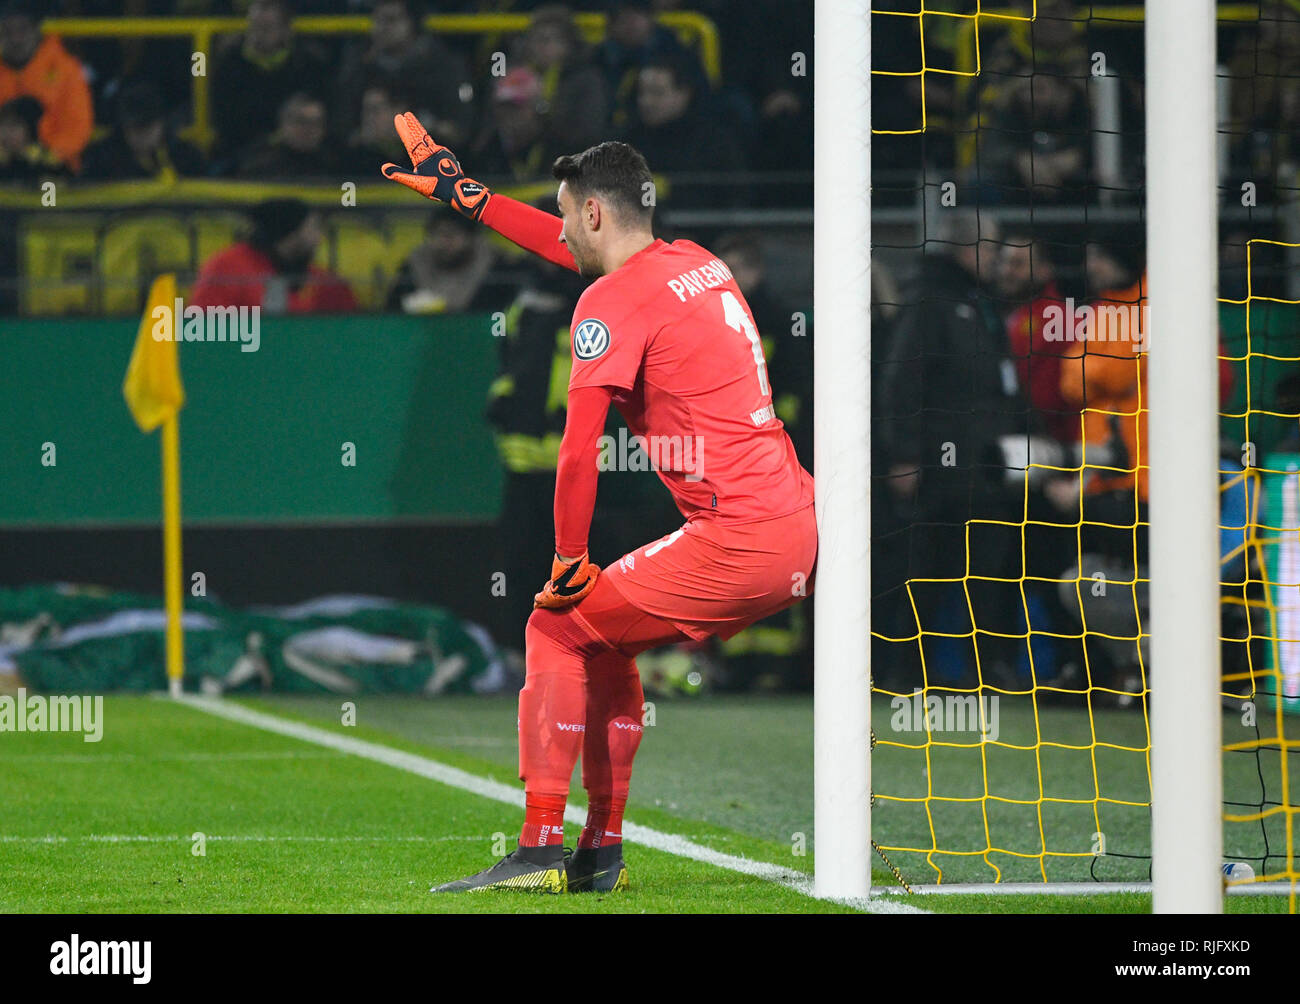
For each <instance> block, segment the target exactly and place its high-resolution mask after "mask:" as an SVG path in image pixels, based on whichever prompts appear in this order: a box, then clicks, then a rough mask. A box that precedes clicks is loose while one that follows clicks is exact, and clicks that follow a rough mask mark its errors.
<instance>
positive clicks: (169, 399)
mask: <svg viewBox="0 0 1300 1004" xmlns="http://www.w3.org/2000/svg"><path fill="white" fill-rule="evenodd" d="M175 303H176V276H174V275H171V274H168V275H160V276H158V278H157V279H155V280H154V281H153V286H152V287H151V288H150V290H149V302H148V303H146V304H145V307H144V316H143V317H141V318H140V330H139V331H138V332H136V336H135V348H134V349H133V350H132V352H131V362H130V363H129V364H128V365H127V367H126V380H125V381H124V382H123V384H122V393H123V395H124V396H125V397H126V404H127V407H128V408H130V409H131V415H132V417H133V418H134V419H135V424H136V425H138V426H140V431H141V432H152V431H153V430H154V429H156V428H158V426H160V425H162V424H163V422H165V421H167V419H168V418H169V417H171V416H173V415H175V414H176V412H178V411H179V410H180V409H181V407H182V406H183V405H184V404H185V388H184V387H182V386H181V370H180V364H179V362H178V361H177V355H176V342H175V341H173V338H174V332H175V330H176V328H175V325H174V324H173V323H172V322H171V321H166V322H164V321H162V320H159V318H158V317H156V316H155V313H156V312H157V310H158V308H163V309H164V310H166V314H164V315H162V316H163V317H165V318H169V317H170V316H171V313H172V311H173V310H174V309H175ZM164 323H165V324H166V326H165V328H161V329H160V330H165V331H166V333H167V338H166V340H165V341H158V340H156V339H155V338H154V337H153V332H154V330H155V328H157V327H159V326H160V325H162V324H164Z"/></svg>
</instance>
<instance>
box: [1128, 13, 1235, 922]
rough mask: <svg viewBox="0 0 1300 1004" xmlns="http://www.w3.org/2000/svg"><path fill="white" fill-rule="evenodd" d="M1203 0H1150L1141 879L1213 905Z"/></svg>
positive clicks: (1214, 481)
mask: <svg viewBox="0 0 1300 1004" xmlns="http://www.w3.org/2000/svg"><path fill="white" fill-rule="evenodd" d="M1216 121H1217V120H1216V116H1215V4H1214V0H1147V4H1146V137H1147V140H1146V150H1147V174H1146V181H1147V200H1146V201H1147V205H1146V209H1147V270H1148V277H1149V282H1150V290H1149V292H1148V302H1149V304H1150V314H1149V317H1150V327H1151V330H1150V332H1149V333H1148V339H1149V342H1148V345H1149V352H1150V355H1149V357H1148V359H1147V364H1148V371H1147V388H1148V391H1149V394H1150V401H1149V402H1148V409H1149V410H1148V416H1147V431H1148V446H1149V449H1148V454H1147V456H1148V458H1149V461H1148V462H1149V464H1150V468H1151V471H1150V496H1151V497H1150V507H1149V516H1150V521H1151V534H1150V542H1151V555H1150V561H1151V564H1150V567H1151V680H1150V686H1151V711H1150V717H1151V881H1152V909H1153V910H1154V912H1156V913H1219V912H1221V911H1222V909H1223V875H1222V873H1221V872H1220V865H1221V863H1222V860H1223V817H1222V812H1223V765H1222V754H1221V749H1222V715H1223V712H1222V708H1221V706H1220V703H1219V689H1220V686H1221V685H1220V682H1219V586H1218V583H1219V559H1218V544H1217V533H1216V527H1217V526H1218V525H1219V486H1218V475H1217V473H1216V472H1217V470H1218V466H1219V464H1218V441H1219V436H1218V400H1219V393H1218V366H1217V355H1218V320H1217V317H1216V311H1217V290H1218V269H1217V263H1218V216H1217V212H1218V210H1217V203H1218V199H1217V194H1218V190H1217V175H1216V169H1215V164H1216V154H1215V130H1216Z"/></svg>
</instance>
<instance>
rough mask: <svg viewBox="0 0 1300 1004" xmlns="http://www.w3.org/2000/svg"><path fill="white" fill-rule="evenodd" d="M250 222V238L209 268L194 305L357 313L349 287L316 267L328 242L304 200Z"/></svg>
mask: <svg viewBox="0 0 1300 1004" xmlns="http://www.w3.org/2000/svg"><path fill="white" fill-rule="evenodd" d="M250 216H251V217H252V222H253V226H252V230H251V232H250V233H249V235H248V237H247V238H246V239H244V240H242V241H239V242H238V243H236V244H232V245H231V246H230V247H228V248H226V249H225V250H224V251H218V252H217V253H216V254H215V255H213V256H212V257H211V258H209V259H208V260H207V261H206V262H205V263H204V264H203V267H202V268H201V269H200V270H199V276H198V279H197V280H196V281H195V283H194V290H193V292H192V293H191V294H190V297H189V303H190V304H192V305H195V306H200V307H208V306H223V307H261V308H262V309H263V310H265V311H266V312H267V313H268V314H285V313H288V314H315V313H342V312H346V311H352V310H356V309H357V301H356V298H355V297H354V296H353V295H352V290H351V289H350V288H349V287H348V284H347V283H345V282H344V281H343V280H342V279H340V278H339V277H338V276H337V275H335V274H334V273H332V272H329V271H327V270H326V269H323V268H319V267H317V266H316V265H313V264H312V263H311V262H312V258H313V257H314V256H315V254H316V251H317V249H318V248H319V247H320V245H321V242H322V241H323V240H324V239H325V232H324V229H323V226H322V223H321V218H320V214H319V213H317V212H315V211H313V210H312V209H310V208H309V207H308V206H307V204H306V203H305V202H302V201H301V200H299V199H269V200H267V201H266V202H263V203H261V204H260V205H258V206H256V207H255V208H254V209H253V210H252V211H251V213H250Z"/></svg>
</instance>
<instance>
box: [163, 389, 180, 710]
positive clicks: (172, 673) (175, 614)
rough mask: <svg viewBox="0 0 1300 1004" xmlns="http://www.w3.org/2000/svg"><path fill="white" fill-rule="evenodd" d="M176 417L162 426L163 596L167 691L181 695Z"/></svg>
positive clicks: (175, 413)
mask: <svg viewBox="0 0 1300 1004" xmlns="http://www.w3.org/2000/svg"><path fill="white" fill-rule="evenodd" d="M180 424H181V420H180V414H179V412H173V413H172V415H171V417H170V418H168V419H167V420H166V421H165V422H163V427H162V438H161V442H162V494H163V593H164V596H165V602H166V607H167V692H168V693H169V694H171V696H172V697H180V696H181V678H182V677H183V676H184V675H185V638H184V635H183V634H182V633H181V615H182V613H183V612H184V611H183V608H182V601H181V595H182V594H181V433H180Z"/></svg>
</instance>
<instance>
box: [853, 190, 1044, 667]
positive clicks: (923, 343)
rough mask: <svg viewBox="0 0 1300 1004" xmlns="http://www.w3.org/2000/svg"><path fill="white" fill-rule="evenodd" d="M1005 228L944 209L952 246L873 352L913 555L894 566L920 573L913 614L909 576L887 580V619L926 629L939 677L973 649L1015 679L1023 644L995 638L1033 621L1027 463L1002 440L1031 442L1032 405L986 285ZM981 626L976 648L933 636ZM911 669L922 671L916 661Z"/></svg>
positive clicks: (887, 452)
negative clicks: (1026, 577) (1025, 530)
mask: <svg viewBox="0 0 1300 1004" xmlns="http://www.w3.org/2000/svg"><path fill="white" fill-rule="evenodd" d="M996 239H997V232H996V227H995V226H994V224H993V222H992V221H991V220H989V219H984V220H981V219H980V217H979V215H978V214H977V213H976V212H974V211H967V210H960V209H949V210H945V211H944V213H943V214H942V216H941V218H940V225H939V234H938V242H939V245H940V248H941V249H942V250H941V251H940V253H938V254H928V255H926V257H925V258H924V260H923V262H922V268H921V273H920V276H919V279H918V282H917V286H916V288H915V289H914V290H912V291H911V294H910V295H907V296H904V297H903V306H902V307H901V308H900V309H899V311H898V314H897V316H896V319H895V327H894V331H893V333H892V336H891V338H890V341H889V344H887V345H886V346H884V347H883V349H882V352H881V356H880V358H878V360H877V366H878V368H879V370H880V384H879V387H880V390H881V397H882V400H881V402H880V411H879V415H878V418H877V422H876V425H877V428H876V430H874V431H873V436H879V437H880V440H881V443H880V447H881V450H880V454H881V460H882V461H883V463H884V465H885V467H886V469H887V471H888V487H889V489H890V495H891V496H892V499H893V507H892V508H893V510H894V512H893V514H892V516H891V517H890V520H892V521H893V522H894V523H895V524H896V526H897V529H898V535H899V537H900V538H901V539H899V540H897V542H895V543H893V544H892V546H894V547H896V548H900V549H902V551H903V552H905V553H907V554H908V556H909V557H908V560H907V561H906V563H900V566H899V567H898V568H896V569H895V571H896V572H899V573H900V574H904V575H905V576H906V578H908V579H911V580H913V581H912V583H911V585H910V587H909V589H910V591H911V594H912V600H913V602H914V603H915V610H916V614H915V616H914V615H913V613H912V603H910V602H909V600H908V596H907V595H906V593H905V592H904V591H903V588H902V586H903V584H902V582H901V581H897V582H882V583H879V584H878V585H877V587H876V590H877V592H878V593H881V594H886V595H884V596H881V597H880V599H881V602H882V603H883V604H886V605H888V606H889V608H890V609H889V610H888V611H885V610H882V611H881V615H880V618H879V620H878V623H879V625H880V627H879V628H878V630H886V631H887V632H890V633H892V636H893V637H907V636H909V635H914V634H916V632H917V631H918V630H922V631H924V632H926V637H925V640H924V643H925V652H926V655H925V660H926V665H927V667H928V671H929V672H930V674H931V675H930V677H929V678H930V681H931V682H932V683H933V682H935V681H936V680H946V681H947V682H949V683H956V682H960V681H966V682H969V681H970V680H972V679H973V678H974V669H975V666H976V665H977V662H976V660H978V665H979V666H980V667H981V670H982V673H983V679H984V680H985V681H986V682H987V681H989V680H990V679H994V680H997V679H1007V678H1009V676H1010V674H1012V673H1013V672H1014V668H1013V667H1014V664H1015V659H1016V655H1015V651H1014V650H1015V644H1014V643H1009V642H1008V641H1007V639H1005V638H998V637H996V636H997V635H1010V634H1016V633H1019V632H1022V631H1023V627H1022V623H1023V619H1022V618H1023V614H1022V612H1021V611H1022V609H1023V601H1022V599H1021V596H1020V593H1019V589H1018V582H1017V580H1018V577H1019V575H1020V574H1021V571H1020V569H1019V558H1020V553H1021V552H1020V531H1019V523H1020V520H1021V518H1022V516H1021V513H1022V512H1023V494H1024V489H1023V474H1020V472H1019V471H1016V470H1008V464H1007V460H1006V459H1005V457H1004V453H1003V448H1004V445H1003V444H1004V441H1005V440H1006V439H1007V438H1008V437H1014V436H1016V435H1017V434H1020V438H1022V439H1023V431H1024V418H1023V416H1024V404H1023V399H1022V398H1021V396H1020V389H1019V384H1018V382H1017V380H1016V367H1015V364H1014V362H1013V361H1012V359H1011V358H1010V352H1009V349H1008V346H1007V337H1006V329H1005V327H1004V326H1003V324H1002V320H1001V318H1000V317H999V316H998V314H997V311H996V309H995V308H994V305H993V304H992V302H991V301H990V300H989V298H988V296H987V295H986V293H985V289H986V288H987V286H988V284H989V281H990V279H991V278H992V277H993V275H992V273H993V272H994V268H995V263H996V258H997V255H996V252H995V251H994V249H993V247H992V246H991V242H993V241H996ZM1012 475H1019V477H1020V481H1019V482H1017V481H1016V480H1014V479H1013V478H1012V477H1011V476H1012ZM916 580H939V581H916ZM999 580H1010V581H1011V582H1012V583H1015V584H1016V585H1017V587H1016V588H1010V587H1009V585H1008V583H1007V582H1006V581H999ZM972 617H973V621H974V623H973V624H972ZM975 625H978V626H979V629H980V630H979V638H978V649H977V650H976V651H973V650H972V648H971V645H972V642H971V640H970V639H964V640H957V639H951V638H941V637H935V636H934V635H933V634H932V633H933V632H938V633H941V634H956V635H966V634H969V633H971V632H973V631H974V630H975ZM1021 647H1023V644H1022V645H1021ZM908 654H909V655H913V656H916V655H919V654H920V653H919V652H909V653H908ZM902 669H903V670H904V673H905V676H906V677H907V678H908V679H915V680H919V665H916V664H914V665H913V666H911V667H903V668H902Z"/></svg>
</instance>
